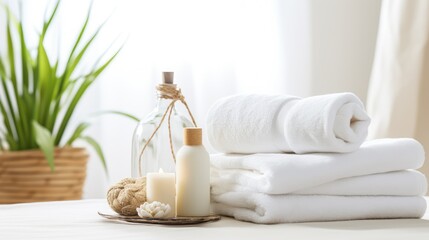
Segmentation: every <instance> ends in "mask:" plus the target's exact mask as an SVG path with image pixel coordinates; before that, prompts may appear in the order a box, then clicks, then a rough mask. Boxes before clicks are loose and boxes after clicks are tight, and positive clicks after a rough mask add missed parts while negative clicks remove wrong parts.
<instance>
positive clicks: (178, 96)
mask: <svg viewBox="0 0 429 240" xmlns="http://www.w3.org/2000/svg"><path fill="white" fill-rule="evenodd" d="M156 90H157V93H158V96H159V97H160V98H164V99H171V102H170V104H169V105H168V107H167V109H166V110H165V112H164V114H163V115H162V118H161V121H160V122H159V123H158V126H157V127H156V128H155V130H154V131H153V133H152V135H151V136H150V137H149V139H148V140H147V141H146V143H145V145H144V146H143V148H142V150H141V152H140V156H139V175H140V176H141V175H142V173H141V161H142V156H143V153H144V151H145V149H146V147H147V146H148V145H149V143H150V141H151V140H152V138H153V137H154V136H155V134H156V132H157V131H158V130H159V128H160V127H161V126H162V123H163V122H164V120H165V117H166V116H167V115H168V120H167V121H168V138H169V140H170V150H171V155H172V157H173V160H174V162H176V155H175V153H174V148H173V140H172V138H171V124H170V119H171V113H172V112H173V109H174V105H175V103H176V102H177V101H180V102H181V103H182V104H183V105H184V106H185V108H186V110H187V111H188V114H189V116H190V117H191V120H192V123H193V124H194V126H195V127H198V126H197V123H196V121H195V118H194V116H193V115H192V112H191V110H190V109H189V106H188V103H187V102H186V100H185V96H183V94H182V91H181V90H180V88H177V87H176V85H175V84H158V85H157V86H156Z"/></svg>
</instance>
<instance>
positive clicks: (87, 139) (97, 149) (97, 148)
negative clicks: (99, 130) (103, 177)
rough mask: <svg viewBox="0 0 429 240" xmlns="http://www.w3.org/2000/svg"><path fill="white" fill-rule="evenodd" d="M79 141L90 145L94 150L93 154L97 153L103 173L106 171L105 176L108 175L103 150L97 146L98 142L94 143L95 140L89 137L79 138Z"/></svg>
mask: <svg viewBox="0 0 429 240" xmlns="http://www.w3.org/2000/svg"><path fill="white" fill-rule="evenodd" d="M79 139H81V140H83V141H85V142H87V143H88V144H89V145H91V146H92V147H93V148H94V150H95V152H96V153H97V155H98V157H99V158H100V160H101V164H102V165H103V168H104V171H106V174H109V172H108V170H107V165H106V159H105V158H104V154H103V150H102V149H101V147H100V144H98V142H97V141H95V139H93V138H91V137H89V136H83V137H80V138H79Z"/></svg>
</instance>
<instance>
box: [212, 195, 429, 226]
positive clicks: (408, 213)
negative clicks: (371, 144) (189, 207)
mask: <svg viewBox="0 0 429 240" xmlns="http://www.w3.org/2000/svg"><path fill="white" fill-rule="evenodd" d="M212 200H213V202H214V203H213V204H212V208H213V210H214V212H216V213H218V214H222V215H227V216H233V217H235V218H236V219H239V220H244V221H251V222H256V223H284V222H311V221H338V220H355V219H378V218H420V217H422V216H423V214H424V213H425V211H426V201H425V199H424V198H423V197H392V196H323V195H322V196H316V195H315V196H300V195H267V194H262V193H244V192H231V193H224V194H221V195H212Z"/></svg>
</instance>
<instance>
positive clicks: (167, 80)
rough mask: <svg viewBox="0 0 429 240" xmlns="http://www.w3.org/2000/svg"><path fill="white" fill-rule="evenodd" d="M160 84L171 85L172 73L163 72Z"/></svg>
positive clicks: (172, 80)
mask: <svg viewBox="0 0 429 240" xmlns="http://www.w3.org/2000/svg"><path fill="white" fill-rule="evenodd" d="M162 75H163V77H164V78H163V79H162V83H164V84H173V83H174V72H163V73H162Z"/></svg>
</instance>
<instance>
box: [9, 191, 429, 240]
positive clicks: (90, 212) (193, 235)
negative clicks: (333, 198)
mask: <svg viewBox="0 0 429 240" xmlns="http://www.w3.org/2000/svg"><path fill="white" fill-rule="evenodd" d="M97 211H101V212H110V210H109V208H108V206H107V203H106V201H105V200H101V199H100V200H81V201H64V202H46V203H29V204H14V205H0V239H2V240H3V239H73V240H77V239H103V240H106V239H116V240H119V239H126V240H132V239H139V240H142V239H151V240H157V239H160V240H164V239H165V240H173V239H183V240H190V239H203V240H210V239H246V240H252V239H258V240H268V239H270V240H271V239H330V240H332V239H342V240H344V239H348V240H349V239H359V240H361V239H389V240H392V239H401V240H404V239H413V240H418V239H422V240H423V239H424V240H428V239H429V214H426V215H425V217H424V218H423V219H395V220H360V221H342V222H318V223H294V224H275V225H258V224H253V223H247V222H240V221H236V220H234V219H231V218H227V217H223V218H222V220H220V221H218V222H214V223H206V224H200V225H192V226H161V225H145V224H126V223H120V222H112V221H109V220H105V219H103V218H102V217H100V216H98V214H97Z"/></svg>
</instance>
